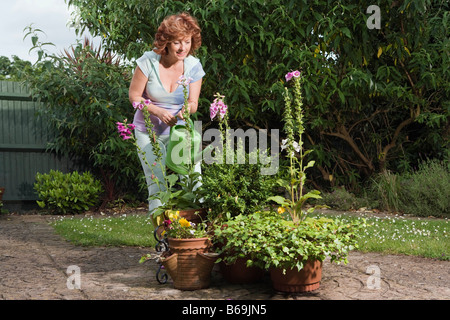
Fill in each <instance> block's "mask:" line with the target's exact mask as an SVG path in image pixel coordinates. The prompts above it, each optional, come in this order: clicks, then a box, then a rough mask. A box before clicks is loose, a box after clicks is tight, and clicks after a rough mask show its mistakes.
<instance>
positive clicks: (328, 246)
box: [215, 71, 361, 292]
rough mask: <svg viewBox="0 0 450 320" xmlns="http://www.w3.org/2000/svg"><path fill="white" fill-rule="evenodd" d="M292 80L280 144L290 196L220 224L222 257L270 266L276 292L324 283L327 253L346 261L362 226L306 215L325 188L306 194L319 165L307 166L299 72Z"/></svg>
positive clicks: (307, 288)
mask: <svg viewBox="0 0 450 320" xmlns="http://www.w3.org/2000/svg"><path fill="white" fill-rule="evenodd" d="M291 79H294V103H293V104H292V101H291V98H290V94H289V91H288V89H287V88H286V91H285V103H286V106H285V110H284V115H283V117H284V121H285V126H284V130H285V132H286V134H287V138H286V139H284V140H283V141H282V146H281V147H282V149H283V150H284V149H285V150H286V151H287V157H288V160H289V166H288V170H287V171H288V174H287V175H286V176H287V177H286V178H285V179H283V178H280V179H278V181H277V182H278V183H279V185H280V186H281V187H283V188H284V189H286V191H287V192H288V194H289V197H282V196H272V197H269V200H271V201H274V202H276V203H277V204H278V205H279V207H278V208H277V211H276V212H274V211H273V210H272V211H270V212H261V213H260V212H255V213H253V214H250V215H246V216H244V215H240V216H237V217H234V218H232V219H230V220H229V221H228V222H227V228H219V227H216V230H215V237H216V238H217V239H218V240H219V239H226V241H224V246H223V247H222V249H220V250H219V253H223V252H227V255H225V256H224V257H223V258H222V259H224V260H227V261H233V260H235V259H236V258H238V257H246V259H247V262H246V263H247V265H248V266H259V267H261V268H264V269H268V270H270V273H271V279H272V282H273V285H274V288H275V289H276V290H279V291H287V292H303V291H311V290H315V289H317V288H318V287H319V285H320V280H321V276H322V262H323V260H324V259H325V258H326V257H327V256H329V257H331V261H332V262H340V261H344V262H347V256H348V253H349V251H350V250H352V249H354V248H356V235H357V233H358V230H359V228H360V227H361V224H360V223H359V222H353V223H344V222H342V221H341V220H332V219H326V218H320V219H314V218H310V217H307V214H309V213H312V212H313V211H314V208H310V209H308V210H307V211H304V210H303V207H304V204H305V203H306V201H307V200H308V199H310V198H320V192H319V191H317V190H313V191H309V192H307V193H305V192H304V184H305V181H306V174H305V171H306V169H307V168H309V167H312V166H313V165H314V161H309V162H308V164H306V165H304V164H303V161H304V159H305V156H306V155H307V154H308V153H310V151H306V152H303V142H302V134H303V132H304V127H303V110H302V96H301V83H300V81H301V78H300V72H299V71H294V72H289V73H288V74H287V75H286V80H287V81H290V80H291Z"/></svg>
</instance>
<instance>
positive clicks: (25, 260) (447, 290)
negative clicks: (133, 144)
mask: <svg viewBox="0 0 450 320" xmlns="http://www.w3.org/2000/svg"><path fill="white" fill-rule="evenodd" d="M48 219H49V217H45V216H40V215H22V216H20V215H19V216H11V215H9V216H0V299H4V300H24V299H25V300H34V299H40V300H41V299H45V300H47V299H50V300H56V299H69V300H74V299H76V300H100V299H101V300H104V299H117V300H118V299H120V300H128V299H145V300H151V299H182V300H190V299H213V300H227V299H231V300H238V299H239V300H240V299H248V300H260V299H263V300H269V299H274V300H299V299H302V300H303V299H304V300H336V299H344V300H359V299H362V300H368V299H370V300H404V299H408V300H409V299H421V300H430V299H440V300H442V299H443V300H449V299H450V262H448V261H438V260H433V259H425V258H418V257H407V256H396V255H382V254H377V253H360V252H353V253H351V254H350V257H349V263H348V264H347V265H336V264H330V263H329V261H327V260H326V261H325V263H324V269H323V279H322V283H321V287H320V288H319V289H318V290H317V291H315V292H313V293H307V294H282V293H278V292H274V291H273V290H272V288H271V285H270V279H269V278H268V277H266V279H264V281H261V282H259V283H257V284H252V285H231V284H228V283H226V282H225V281H224V280H223V279H222V277H221V275H220V273H219V272H218V271H216V270H214V271H213V274H212V283H211V287H210V288H208V289H204V290H197V291H180V290H176V289H173V287H172V285H171V283H170V279H169V282H168V283H167V284H165V285H161V284H159V283H158V282H157V281H156V278H155V270H156V269H157V264H156V262H153V261H151V262H147V263H145V264H139V263H138V261H139V258H140V257H141V255H143V254H145V253H148V252H149V251H150V250H152V249H151V248H136V247H110V248H105V247H95V248H85V247H79V246H74V245H72V244H70V243H69V242H67V241H65V240H64V239H62V238H61V237H60V236H58V235H56V234H54V233H53V229H52V228H51V227H50V226H49V225H48V223H47V221H48ZM70 266H77V267H78V268H79V271H80V284H81V288H80V289H77V288H73V289H69V288H70V287H73V286H74V284H76V282H71V281H69V285H68V278H69V275H68V274H67V273H66V272H67V269H68V267H70ZM373 272H375V273H374V274H373ZM376 272H379V276H380V278H379V286H377V277H376ZM377 287H378V288H377Z"/></svg>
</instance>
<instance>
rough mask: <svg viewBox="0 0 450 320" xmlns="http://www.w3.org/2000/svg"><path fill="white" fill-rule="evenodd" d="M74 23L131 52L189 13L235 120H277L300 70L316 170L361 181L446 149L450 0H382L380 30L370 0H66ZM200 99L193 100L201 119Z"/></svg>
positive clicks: (349, 183)
mask: <svg viewBox="0 0 450 320" xmlns="http://www.w3.org/2000/svg"><path fill="white" fill-rule="evenodd" d="M68 4H71V5H74V6H76V7H77V8H78V9H79V10H80V15H79V18H80V20H79V21H80V23H81V27H80V31H83V30H85V29H88V30H89V31H90V32H91V33H92V34H93V35H98V36H102V37H103V40H104V44H105V46H106V47H108V48H110V49H112V50H114V51H116V52H118V53H119V54H121V55H123V56H125V57H127V58H128V59H133V58H136V57H139V56H140V55H141V54H142V52H143V51H145V50H149V49H150V48H151V43H152V40H153V35H154V33H155V31H156V29H157V27H158V25H159V24H160V22H161V21H162V19H163V18H164V17H165V16H167V15H168V14H172V13H177V12H181V11H187V12H190V13H191V14H192V15H193V16H195V17H196V18H197V19H198V20H199V23H200V25H201V27H202V36H203V46H202V48H201V49H200V50H199V53H198V55H199V57H200V58H201V60H202V63H203V66H204V68H205V71H206V74H207V75H206V76H205V82H204V87H203V94H202V96H203V97H204V99H212V96H213V94H214V93H215V92H216V91H217V90H220V92H221V93H223V94H225V95H226V96H227V101H228V104H229V105H230V106H231V108H230V112H231V118H232V120H233V121H234V122H233V123H232V125H231V126H232V127H233V126H237V127H244V126H253V127H263V128H276V127H279V124H280V116H281V114H282V113H281V107H282V106H283V103H282V96H281V94H280V92H281V90H282V81H283V76H284V74H285V73H286V72H287V71H290V70H295V69H301V70H303V74H302V76H303V77H305V81H304V83H305V85H304V91H305V101H304V102H305V110H306V120H307V130H306V132H307V133H308V142H309V146H307V149H311V148H313V149H314V150H315V151H316V152H315V153H314V155H315V156H314V157H315V158H316V159H315V160H317V162H316V167H317V171H316V172H315V175H313V178H314V179H313V180H314V181H315V182H316V183H318V184H320V185H322V186H325V187H333V186H339V185H345V186H346V187H347V188H350V189H352V190H356V189H357V188H358V183H359V182H360V181H362V180H365V179H367V178H368V177H370V176H372V175H373V174H374V173H377V172H381V171H383V170H384V169H389V170H393V171H401V172H403V171H406V170H410V169H414V168H416V167H417V165H418V163H419V162H420V161H422V160H425V159H426V158H439V159H448V134H449V125H448V116H449V111H450V108H449V106H450V102H449V93H450V85H449V74H450V71H449V70H450V68H449V55H448V52H449V43H450V42H449V37H448V35H449V32H448V18H449V9H450V7H449V6H450V4H449V3H448V1H443V0H441V1H426V0H405V1H395V2H388V1H386V2H380V3H377V4H378V6H379V7H380V11H381V12H380V13H381V28H380V29H379V30H378V29H369V28H368V27H367V25H366V22H367V19H368V18H369V16H370V14H368V13H366V10H367V7H368V4H367V1H362V0H360V1H352V2H351V3H349V2H348V1H314V2H310V1H305V0H304V1H298V0H292V1H289V0H283V1H281V0H276V1H264V0H251V1H229V0H195V1H164V2H161V1H155V0H153V1H152V0H150V1H145V2H143V1H139V0H132V1H122V2H120V1H119V2H118V1H115V0H97V1H87V0H69V1H68ZM208 106H209V105H208V104H207V103H203V104H201V106H200V112H201V113H202V116H203V118H204V119H206V118H207V114H208V112H207V107H208Z"/></svg>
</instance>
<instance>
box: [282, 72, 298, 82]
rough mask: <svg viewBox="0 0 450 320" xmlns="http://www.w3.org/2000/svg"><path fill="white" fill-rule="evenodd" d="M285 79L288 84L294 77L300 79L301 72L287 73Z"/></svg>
mask: <svg viewBox="0 0 450 320" xmlns="http://www.w3.org/2000/svg"><path fill="white" fill-rule="evenodd" d="M284 77H285V78H286V82H288V81H289V80H291V79H292V78H293V77H294V78H298V77H300V71H298V70H295V71H292V72H288V73H286V75H285V76H284Z"/></svg>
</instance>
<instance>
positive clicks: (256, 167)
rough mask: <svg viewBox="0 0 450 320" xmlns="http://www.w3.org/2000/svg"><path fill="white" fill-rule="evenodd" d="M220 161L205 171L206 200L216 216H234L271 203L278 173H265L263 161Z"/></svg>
mask: <svg viewBox="0 0 450 320" xmlns="http://www.w3.org/2000/svg"><path fill="white" fill-rule="evenodd" d="M246 158H247V159H246V163H245V164H236V163H234V164H226V163H224V164H217V163H213V164H210V165H208V166H205V169H204V171H203V176H202V179H203V185H202V187H203V189H204V191H205V197H204V203H205V205H206V207H208V208H210V209H211V214H212V217H213V218H215V217H222V218H226V217H227V216H228V217H234V216H237V215H239V214H245V215H247V214H250V213H254V212H255V211H258V210H261V209H263V208H264V206H265V205H267V203H268V201H267V199H268V197H269V196H271V195H272V191H273V188H274V186H275V179H274V176H271V175H262V174H261V168H262V166H263V165H262V164H260V163H257V164H249V163H248V154H246Z"/></svg>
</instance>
